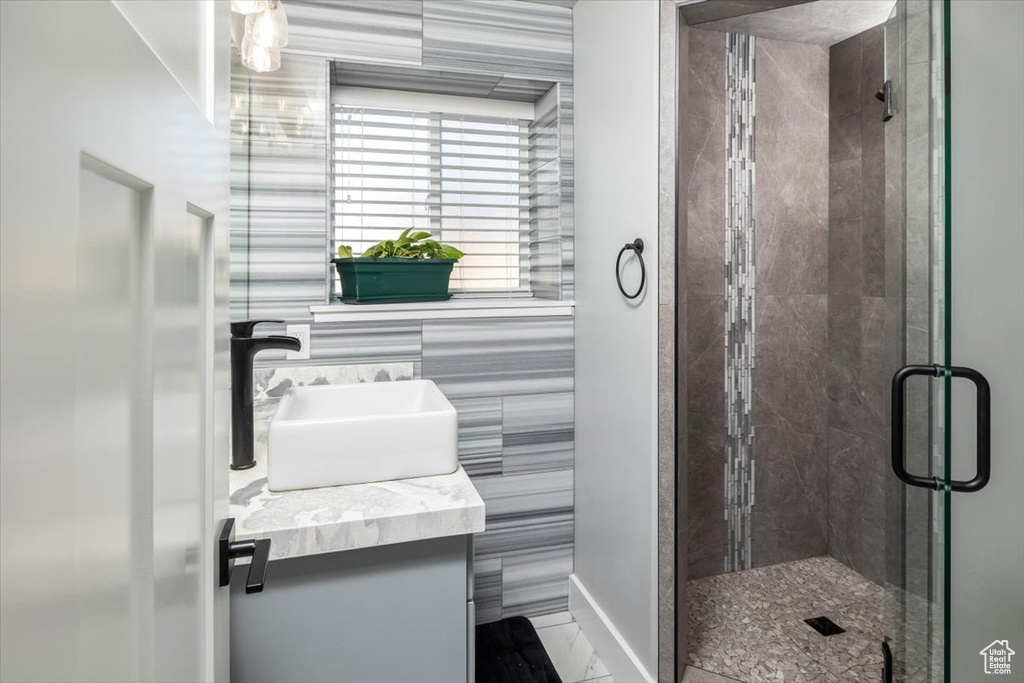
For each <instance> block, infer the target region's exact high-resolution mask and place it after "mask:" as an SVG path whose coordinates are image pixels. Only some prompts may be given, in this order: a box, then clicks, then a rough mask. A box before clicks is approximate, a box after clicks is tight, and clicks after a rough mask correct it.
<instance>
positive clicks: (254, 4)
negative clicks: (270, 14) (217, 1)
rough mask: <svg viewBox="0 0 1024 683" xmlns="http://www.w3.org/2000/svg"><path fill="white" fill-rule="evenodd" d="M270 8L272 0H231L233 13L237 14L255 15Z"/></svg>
mask: <svg viewBox="0 0 1024 683" xmlns="http://www.w3.org/2000/svg"><path fill="white" fill-rule="evenodd" d="M268 7H270V0H231V11H232V12H234V13H235V14H253V13H254V12H262V11H263V10H265V9H267V8H268Z"/></svg>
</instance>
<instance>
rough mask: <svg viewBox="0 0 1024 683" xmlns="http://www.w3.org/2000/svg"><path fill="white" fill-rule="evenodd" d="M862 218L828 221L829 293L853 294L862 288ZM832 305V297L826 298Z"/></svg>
mask: <svg viewBox="0 0 1024 683" xmlns="http://www.w3.org/2000/svg"><path fill="white" fill-rule="evenodd" d="M862 249H863V236H862V234H861V218H860V217H854V218H849V219H847V220H845V221H838V220H834V221H830V225H829V229H828V292H829V295H831V296H840V295H843V296H856V297H859V296H860V295H861V292H862V291H863V273H864V269H863V257H862ZM829 305H831V299H830V301H829ZM830 315H831V312H830Z"/></svg>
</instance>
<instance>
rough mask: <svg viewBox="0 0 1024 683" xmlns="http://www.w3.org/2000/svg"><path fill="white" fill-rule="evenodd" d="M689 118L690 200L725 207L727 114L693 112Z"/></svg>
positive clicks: (688, 189)
mask: <svg viewBox="0 0 1024 683" xmlns="http://www.w3.org/2000/svg"><path fill="white" fill-rule="evenodd" d="M723 106H724V105H723ZM687 121H688V122H689V128H688V131H687V132H688V134H687V146H688V148H689V149H688V150H687V158H686V160H685V163H686V165H687V170H686V177H687V178H688V181H687V193H686V197H687V200H688V201H689V203H690V205H691V206H692V205H693V204H696V203H702V204H714V205H716V206H719V207H724V206H725V195H726V178H725V154H724V153H723V151H722V146H723V145H724V144H725V125H726V123H725V116H724V115H719V116H716V117H714V118H710V119H705V118H702V117H700V116H696V115H694V114H690V116H689V117H688V119H687ZM723 232H724V230H723Z"/></svg>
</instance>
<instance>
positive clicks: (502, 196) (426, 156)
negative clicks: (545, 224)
mask: <svg viewBox="0 0 1024 683" xmlns="http://www.w3.org/2000/svg"><path fill="white" fill-rule="evenodd" d="M380 92H388V91H380ZM392 94H394V93H392ZM412 95H413V96H414V97H413V98H412V101H413V102H415V95H416V94H415V93H414V94H412ZM434 99H435V100H442V101H443V99H444V98H436V97H435V98H434ZM450 99H466V98H450ZM339 100H341V101H339ZM491 104H493V102H488V105H491ZM516 104H519V103H516ZM437 108H439V107H437V106H432V107H430V108H425V107H423V106H416V105H415V104H414V105H413V106H409V107H408V108H405V107H401V106H396V104H395V103H393V102H391V103H388V106H382V105H381V104H377V105H376V106H366V105H365V104H363V103H360V104H358V105H357V104H351V103H349V102H345V101H344V96H343V95H342V96H339V97H336V99H335V104H333V105H332V120H333V125H332V135H333V179H334V180H333V182H334V201H333V220H334V246H335V249H336V248H337V245H339V244H347V245H349V246H351V247H352V248H353V251H354V253H355V254H356V255H358V254H360V253H362V252H363V251H364V250H365V249H366V248H367V247H369V246H371V245H373V244H375V243H377V242H379V241H380V240H384V239H389V238H393V237H395V236H397V235H398V234H399V233H400V232H401V231H403V230H405V229H406V228H414V229H415V230H426V231H429V232H431V233H432V234H433V235H434V236H435V238H436V239H438V240H440V241H442V242H446V243H449V244H452V245H454V246H456V247H458V248H459V249H461V250H462V251H464V252H465V253H466V256H465V257H463V259H462V260H461V261H460V262H459V263H458V264H457V265H456V266H455V269H454V271H453V272H452V280H451V289H452V291H453V292H457V293H462V294H464V295H471V294H477V295H491V296H510V295H513V296H514V295H516V294H523V295H529V260H530V243H529V227H530V194H529V180H530V179H529V171H530V168H529V127H530V122H531V121H530V119H529V118H515V117H507V116H501V117H498V116H484V115H479V114H467V113H451V112H448V113H446V112H444V111H436V110H435V109H437ZM337 289H338V285H337V283H336V284H335V291H337Z"/></svg>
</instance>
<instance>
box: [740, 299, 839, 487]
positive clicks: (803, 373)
mask: <svg viewBox="0 0 1024 683" xmlns="http://www.w3.org/2000/svg"><path fill="white" fill-rule="evenodd" d="M757 305H758V309H757V335H758V336H757V370H756V372H757V375H756V377H757V379H756V383H755V387H754V392H755V397H756V400H755V403H754V406H755V407H754V416H755V420H756V423H757V425H758V428H760V425H767V426H774V427H777V428H779V429H782V430H784V431H793V432H801V433H804V434H812V435H817V436H824V434H825V432H826V429H827V422H828V415H827V409H826V390H825V377H826V366H827V359H828V320H827V313H828V300H827V297H826V296H824V295H805V296H763V297H758V299H757ZM760 469H761V468H760V467H759V468H758V470H759V471H760Z"/></svg>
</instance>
